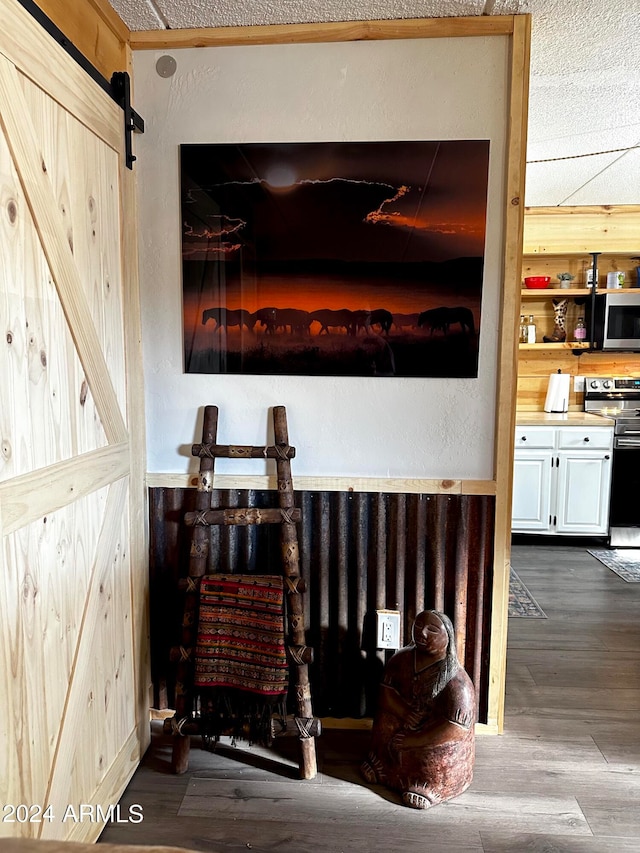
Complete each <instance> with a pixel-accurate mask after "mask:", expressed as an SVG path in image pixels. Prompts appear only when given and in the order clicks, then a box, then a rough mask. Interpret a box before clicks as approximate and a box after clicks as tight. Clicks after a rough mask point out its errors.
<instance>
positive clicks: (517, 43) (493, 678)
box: [488, 15, 531, 731]
mask: <svg viewBox="0 0 640 853" xmlns="http://www.w3.org/2000/svg"><path fill="white" fill-rule="evenodd" d="M530 41H531V18H530V16H528V15H521V16H517V17H516V18H515V27H514V33H513V39H512V42H511V91H510V100H509V132H508V157H507V162H508V167H507V180H506V209H505V255H504V256H505V262H504V286H503V300H502V314H501V319H500V327H501V335H500V343H499V352H500V357H499V364H498V377H497V388H498V392H497V407H496V441H495V477H496V520H495V523H496V530H495V545H494V575H493V577H494V586H493V610H492V612H493V622H492V628H491V651H490V658H489V659H490V671H489V673H490V675H489V677H490V685H489V709H488V723H489V725H496V726H497V728H498V730H499V731H502V726H503V721H504V688H505V683H506V655H507V624H508V614H507V609H508V603H509V562H510V540H511V535H510V531H511V494H512V478H513V433H514V429H515V415H516V397H517V376H518V339H517V336H516V329H517V321H518V315H519V312H520V270H521V268H522V234H523V227H524V223H523V220H524V204H523V202H524V183H525V170H526V162H525V158H526V139H527V116H528V113H527V103H528V97H529V52H530Z"/></svg>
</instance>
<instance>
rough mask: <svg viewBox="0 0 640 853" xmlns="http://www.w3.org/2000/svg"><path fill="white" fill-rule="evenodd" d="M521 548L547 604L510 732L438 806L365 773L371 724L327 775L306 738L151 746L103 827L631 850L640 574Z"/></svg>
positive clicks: (513, 653)
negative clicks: (254, 744) (310, 757)
mask: <svg viewBox="0 0 640 853" xmlns="http://www.w3.org/2000/svg"><path fill="white" fill-rule="evenodd" d="M512 563H513V566H514V568H515V569H516V571H517V572H518V574H519V575H520V577H521V579H522V580H523V581H524V583H525V584H526V585H527V587H528V588H529V589H530V591H531V593H532V594H533V596H534V597H535V598H536V600H537V601H538V603H539V604H540V606H541V607H542V609H543V610H544V611H545V613H546V614H547V617H548V618H547V619H526V618H511V619H510V620H509V643H508V656H507V703H506V726H505V729H506V730H505V733H504V735H502V736H499V737H491V736H483V737H479V738H478V739H477V757H476V765H475V776H474V781H473V783H472V785H471V787H470V788H469V790H468V791H466V792H465V793H464V794H463V795H462V796H461V797H459V798H458V799H456V800H454V801H452V802H450V803H445V804H444V805H440V806H437V807H436V808H434V809H432V810H430V811H427V812H416V811H413V810H411V809H407V808H404V807H403V806H402V805H400V803H399V801H398V798H397V797H396V796H395V795H394V794H393V793H392V792H389V791H386V790H385V789H383V788H379V787H369V786H366V785H365V784H364V783H363V782H362V780H361V779H360V777H359V774H358V766H359V762H360V759H361V758H362V756H363V754H364V753H365V752H366V748H367V742H368V734H367V733H366V732H361V731H349V732H344V731H342V732H337V731H325V732H324V734H323V735H322V737H321V738H320V739H319V740H318V752H319V767H320V770H321V773H320V774H319V776H318V778H317V779H316V780H313V781H311V782H300V781H299V780H297V778H296V775H297V763H296V761H295V747H296V744H295V742H291V741H287V742H285V741H278V742H277V743H278V748H277V751H276V750H273V751H266V750H261V749H255V748H254V749H251V750H248V751H245V750H240V749H233V748H231V747H229V746H222V747H220V748H219V750H218V752H217V753H216V754H214V755H212V754H210V753H207V752H204V751H203V750H201V749H200V748H199V741H198V740H196V739H194V741H193V747H192V750H191V763H190V768H189V772H188V773H187V774H185V776H181V777H176V776H173V775H172V774H171V773H170V771H169V760H170V743H169V741H168V739H167V738H165V737H164V736H163V734H162V731H161V725H160V724H155V723H154V724H153V740H152V746H151V748H150V750H149V752H148V753H147V755H146V756H145V759H144V761H143V763H142V765H141V766H140V768H139V769H138V770H137V772H136V774H135V776H134V777H133V779H132V781H131V783H130V785H129V787H128V789H127V791H126V792H125V795H124V797H123V799H122V800H121V809H120V814H121V815H122V816H123V817H126V815H127V814H128V811H127V810H128V808H129V806H131V805H132V804H134V803H135V804H139V805H140V806H142V809H143V813H144V820H143V821H142V822H141V823H137V824H134V823H120V824H115V823H113V824H109V825H108V826H107V827H106V829H105V831H104V832H103V834H102V836H101V838H100V840H101V841H104V842H107V841H108V842H119V843H133V844H173V845H180V846H184V847H190V848H194V849H197V850H206V851H212V853H215V851H225V853H229V851H232V853H239V851H247V850H252V851H254V853H267V851H273V850H278V851H282V853H341V851H344V853H346V852H347V851H349V853H361V852H362V853H365V851H376V853H377V851H381V850H382V851H394V853H395V851H397V850H402V851H413V850H415V851H423V850H428V851H429V853H438V852H439V851H442V853H458V851H459V853H462V851H465V853H466V851H483V853H507V851H509V853H513V852H514V851H517V853H529V851H531V853H543V851H544V853H627V851H629V853H630V851H634V853H637V851H638V850H640V809H639V808H638V806H637V804H638V801H639V799H640V584H630V583H625V582H624V581H623V580H621V579H620V578H618V577H617V576H616V575H615V574H614V573H613V572H612V571H610V570H609V569H607V568H605V566H603V565H602V564H601V563H599V562H598V561H596V560H595V559H594V558H593V557H591V556H590V555H589V554H587V552H586V547H585V546H577V545H564V544H562V545H556V544H545V543H544V541H543V542H542V544H535V545H531V544H528V542H527V543H520V544H514V547H513V553H512Z"/></svg>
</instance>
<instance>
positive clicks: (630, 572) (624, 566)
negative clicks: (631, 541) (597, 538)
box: [587, 548, 640, 583]
mask: <svg viewBox="0 0 640 853" xmlns="http://www.w3.org/2000/svg"><path fill="white" fill-rule="evenodd" d="M587 551H588V553H589V554H591V556H592V557H595V558H596V560H600V562H601V563H602V564H603V565H604V566H606V567H607V568H608V569H611V571H612V572H615V573H616V574H617V575H618V577H621V578H622V580H623V581H626V582H627V583H640V548H619V549H616V548H613V549H607V550H605V549H594V550H593V551H592V550H591V549H587Z"/></svg>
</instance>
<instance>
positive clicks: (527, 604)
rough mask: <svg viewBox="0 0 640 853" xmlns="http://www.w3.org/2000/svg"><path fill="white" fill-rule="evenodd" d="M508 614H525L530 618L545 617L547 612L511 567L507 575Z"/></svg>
mask: <svg viewBox="0 0 640 853" xmlns="http://www.w3.org/2000/svg"><path fill="white" fill-rule="evenodd" d="M509 616H525V617H529V618H532V619H546V618H547V614H546V613H545V612H544V610H543V609H542V607H540V605H539V604H538V602H537V601H536V600H535V598H534V597H533V596H532V595H531V593H530V592H529V590H528V589H527V587H526V586H525V585H524V583H523V582H522V581H521V580H520V577H519V576H518V574H517V573H516V571H515V569H513V568H512V569H511V572H510V575H509Z"/></svg>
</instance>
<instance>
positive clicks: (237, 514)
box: [184, 507, 302, 527]
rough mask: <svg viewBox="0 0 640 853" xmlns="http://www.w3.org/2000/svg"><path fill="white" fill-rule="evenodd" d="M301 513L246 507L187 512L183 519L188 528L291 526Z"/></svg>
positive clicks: (297, 511) (288, 510) (291, 510)
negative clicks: (211, 526) (262, 525)
mask: <svg viewBox="0 0 640 853" xmlns="http://www.w3.org/2000/svg"><path fill="white" fill-rule="evenodd" d="M301 518H302V513H301V511H300V510H299V509H298V508H295V509H293V508H292V509H258V508H256V507H247V508H243V509H239V508H236V507H233V508H232V509H209V510H206V511H205V512H187V513H186V514H185V517H184V521H185V524H186V525H188V526H189V527H196V526H197V525H202V526H206V525H213V524H239V525H240V524H244V525H248V524H293V523H295V522H296V521H300V519H301Z"/></svg>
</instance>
